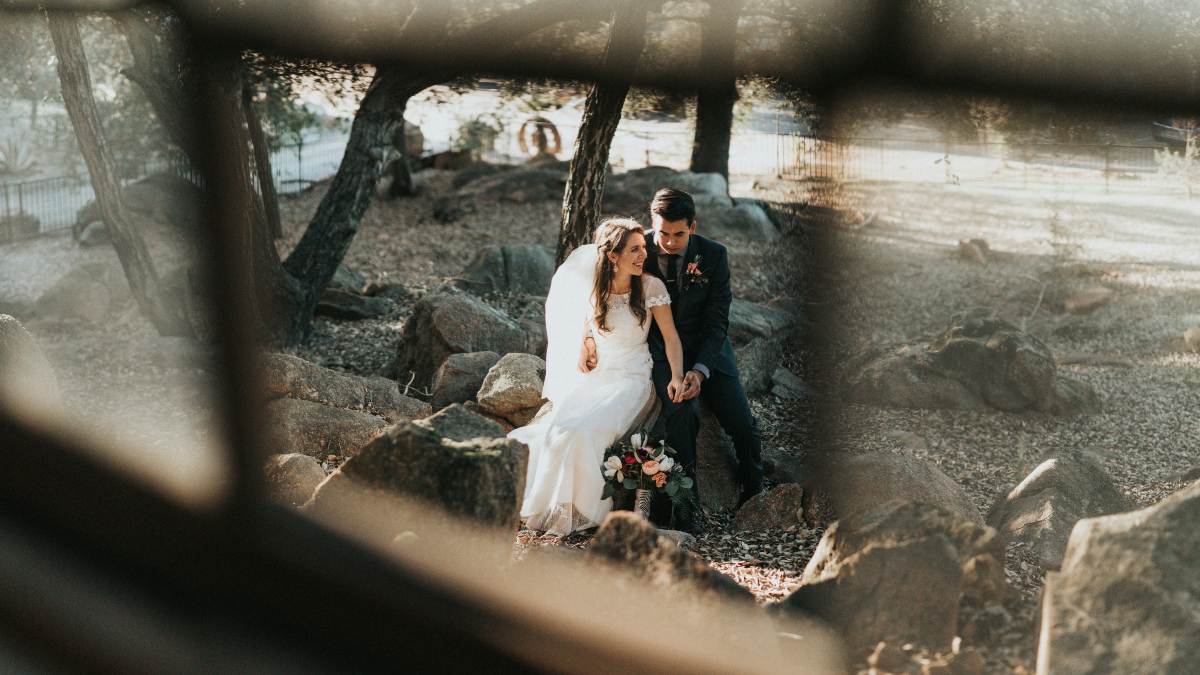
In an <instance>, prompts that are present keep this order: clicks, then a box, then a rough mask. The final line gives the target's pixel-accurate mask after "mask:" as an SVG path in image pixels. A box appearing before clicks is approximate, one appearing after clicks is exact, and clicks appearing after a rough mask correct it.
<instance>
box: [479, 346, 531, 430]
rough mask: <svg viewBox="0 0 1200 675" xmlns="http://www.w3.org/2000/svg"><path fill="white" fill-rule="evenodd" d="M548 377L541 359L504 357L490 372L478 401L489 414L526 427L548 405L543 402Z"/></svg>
mask: <svg viewBox="0 0 1200 675" xmlns="http://www.w3.org/2000/svg"><path fill="white" fill-rule="evenodd" d="M545 377H546V362H545V361H543V360H542V359H541V358H539V357H537V356H534V355H533V354H521V353H513V354H505V355H504V356H502V357H500V360H499V361H497V362H496V365H494V366H492V368H491V370H489V371H488V374H487V376H486V377H485V378H484V379H483V384H482V385H480V387H479V393H478V394H477V395H476V400H477V401H479V405H480V407H482V408H483V409H484V410H486V411H488V412H489V413H491V414H493V415H497V416H499V417H503V418H505V419H507V420H509V421H510V422H512V423H513V424H515V425H517V426H524V425H525V424H528V423H529V420H531V419H533V417H534V415H536V414H537V412H538V410H539V409H540V408H541V407H542V404H543V403H544V402H545V400H544V399H543V398H542V381H543V380H544V379H545Z"/></svg>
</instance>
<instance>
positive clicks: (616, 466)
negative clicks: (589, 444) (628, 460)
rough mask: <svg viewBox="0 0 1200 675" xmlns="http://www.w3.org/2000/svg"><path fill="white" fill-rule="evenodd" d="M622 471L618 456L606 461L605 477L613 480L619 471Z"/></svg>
mask: <svg viewBox="0 0 1200 675" xmlns="http://www.w3.org/2000/svg"><path fill="white" fill-rule="evenodd" d="M620 470H621V458H620V457H617V456H615V455H614V456H612V457H609V458H608V459H606V460H604V477H605V478H612V477H613V476H614V475H616V473H617V472H618V471H620Z"/></svg>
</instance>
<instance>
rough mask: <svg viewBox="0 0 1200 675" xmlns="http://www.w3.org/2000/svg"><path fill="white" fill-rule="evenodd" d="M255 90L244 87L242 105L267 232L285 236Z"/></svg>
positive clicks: (276, 237) (273, 237)
mask: <svg viewBox="0 0 1200 675" xmlns="http://www.w3.org/2000/svg"><path fill="white" fill-rule="evenodd" d="M253 99H254V92H253V91H251V90H250V87H247V86H243V87H242V107H244V108H245V110H246V128H247V129H248V130H249V132H250V142H251V143H252V144H253V146H254V169H255V171H256V172H257V174H258V194H259V196H260V197H261V198H262V210H263V216H264V217H265V218H266V219H267V233H268V234H270V235H271V239H279V238H280V237H282V236H283V223H282V222H280V219H279V195H277V194H276V193H275V177H274V176H273V175H272V174H273V173H274V172H273V171H272V170H271V150H270V148H268V147H267V136H266V134H264V133H263V128H262V120H260V119H259V118H258V113H256V112H255V111H254V101H253Z"/></svg>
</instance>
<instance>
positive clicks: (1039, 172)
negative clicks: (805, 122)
mask: <svg viewBox="0 0 1200 675" xmlns="http://www.w3.org/2000/svg"><path fill="white" fill-rule="evenodd" d="M1166 150H1167V149H1166V148H1165V146H1162V145H1157V146H1152V145H1119V144H1092V145H1081V144H1066V143H1030V144H1010V143H960V142H935V141H920V140H894V139H873V138H823V137H814V136H805V135H781V136H780V144H779V154H778V162H779V167H780V171H779V173H780V175H782V176H787V177H792V178H802V179H816V180H824V181H831V182H837V183H855V182H918V183H929V182H940V183H952V184H963V183H987V184H989V185H997V186H1000V185H1004V186H1014V187H1029V186H1031V185H1034V184H1036V185H1038V186H1045V185H1047V184H1050V185H1060V186H1095V187H1098V188H1103V189H1104V190H1106V191H1107V190H1110V189H1115V188H1116V187H1118V186H1123V185H1128V184H1136V185H1138V186H1139V187H1151V188H1155V189H1165V190H1176V189H1186V176H1182V175H1179V176H1176V175H1172V174H1171V172H1170V171H1169V170H1167V169H1166V168H1165V166H1164V162H1163V161H1162V157H1163V153H1165V152H1166Z"/></svg>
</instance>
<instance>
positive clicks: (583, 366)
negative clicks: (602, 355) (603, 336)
mask: <svg viewBox="0 0 1200 675" xmlns="http://www.w3.org/2000/svg"><path fill="white" fill-rule="evenodd" d="M597 363H598V361H597V359H596V341H595V340H593V339H592V338H591V337H587V338H584V340H583V347H582V348H581V349H580V350H579V372H581V373H583V374H585V375H586V374H587V373H590V372H592V369H594V368H595V367H596V364H597Z"/></svg>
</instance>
